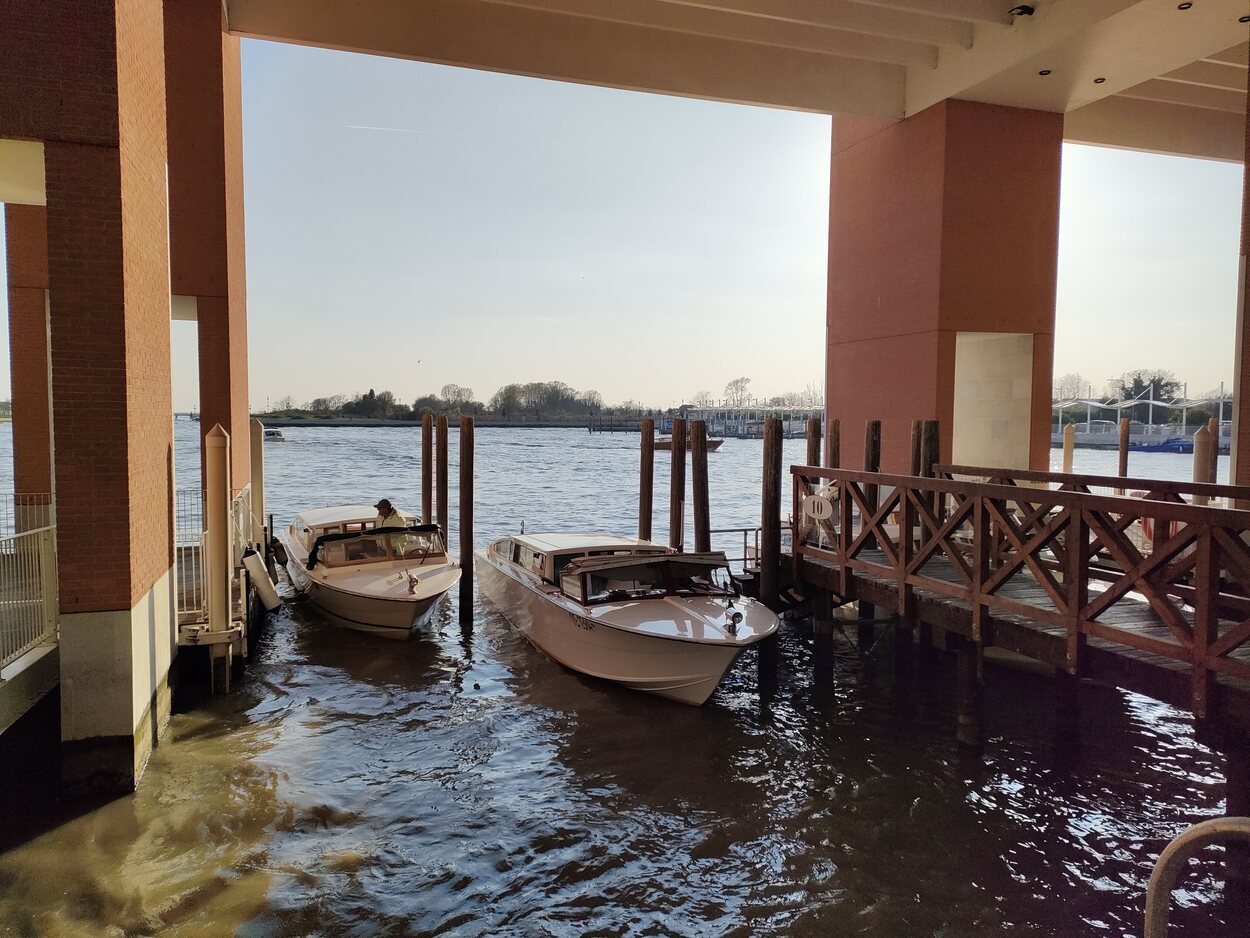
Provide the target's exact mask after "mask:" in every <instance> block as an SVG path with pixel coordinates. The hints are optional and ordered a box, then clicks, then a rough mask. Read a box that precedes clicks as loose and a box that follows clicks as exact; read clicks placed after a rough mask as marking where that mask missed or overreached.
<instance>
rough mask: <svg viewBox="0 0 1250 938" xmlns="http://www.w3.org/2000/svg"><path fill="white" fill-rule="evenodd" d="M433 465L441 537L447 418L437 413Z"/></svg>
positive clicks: (444, 528) (444, 525) (444, 514)
mask: <svg viewBox="0 0 1250 938" xmlns="http://www.w3.org/2000/svg"><path fill="white" fill-rule="evenodd" d="M434 428H435V434H434V453H435V455H434V465H435V476H436V477H437V479H438V483H437V485H438V488H437V489H436V491H437V492H438V498H437V499H436V500H435V504H436V506H437V512H438V526H439V527H440V528H442V531H443V537H446V536H447V488H448V486H447V418H446V417H444V416H442V415H441V414H440V415H439V418H438V420H437V421H436V422H435V424H434Z"/></svg>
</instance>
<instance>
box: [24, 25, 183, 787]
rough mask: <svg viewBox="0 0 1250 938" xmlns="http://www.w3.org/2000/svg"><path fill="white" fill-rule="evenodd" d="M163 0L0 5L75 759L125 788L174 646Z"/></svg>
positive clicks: (149, 729) (65, 757) (159, 702)
mask: <svg viewBox="0 0 1250 938" xmlns="http://www.w3.org/2000/svg"><path fill="white" fill-rule="evenodd" d="M162 13H163V11H162V6H161V2H160V0H111V2H109V0H101V2H95V3H81V2H79V0H43V2H41V3H25V2H22V0H0V23H3V24H4V28H3V29H0V61H4V62H5V63H7V70H6V74H5V80H4V81H2V82H0V136H12V137H22V138H26V139H34V140H42V141H43V144H44V168H45V178H46V196H47V237H48V247H47V257H48V281H49V311H50V333H51V343H50V349H51V359H52V411H53V443H54V456H55V461H54V466H53V473H54V476H55V485H56V497H57V522H58V525H57V552H58V569H59V595H60V607H61V610H60V611H61V615H60V660H61V738H62V760H61V763H62V771H63V774H64V776H65V778H66V781H67V784H68V785H69V786H70V787H71V788H72V789H87V788H94V789H105V790H125V789H128V788H133V786H134V785H135V783H136V782H137V780H138V778H139V776H140V775H141V774H142V772H143V768H144V766H145V765H146V762H147V758H148V755H149V753H150V752H151V748H152V746H153V744H154V742H155V740H156V739H157V738H158V737H159V735H160V732H161V730H162V728H163V727H164V725H165V723H166V721H167V720H168V716H169V683H168V674H169V668H170V660H171V658H172V655H173V652H174V649H175V647H176V646H175V639H174V621H173V599H172V595H171V592H170V579H171V578H170V570H171V567H172V565H173V536H172V535H173V530H172V529H173V521H172V503H173V492H172V481H173V427H172V406H171V400H170V366H169V329H170V326H169V319H170V308H169V293H170V290H169V250H168V243H169V240H168V205H167V199H166V185H167V183H166V169H165V165H166V152H165V63H164V54H163V50H164V37H163V17H162Z"/></svg>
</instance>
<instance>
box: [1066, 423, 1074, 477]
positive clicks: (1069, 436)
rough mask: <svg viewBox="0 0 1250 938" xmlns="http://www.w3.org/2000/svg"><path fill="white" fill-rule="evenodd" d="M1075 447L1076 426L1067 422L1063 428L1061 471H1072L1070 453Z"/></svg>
mask: <svg viewBox="0 0 1250 938" xmlns="http://www.w3.org/2000/svg"><path fill="white" fill-rule="evenodd" d="M1075 449H1076V427H1074V426H1073V425H1072V424H1068V425H1067V426H1066V427H1064V428H1063V471H1064V472H1067V473H1071V472H1072V454H1073V451H1074V450H1075Z"/></svg>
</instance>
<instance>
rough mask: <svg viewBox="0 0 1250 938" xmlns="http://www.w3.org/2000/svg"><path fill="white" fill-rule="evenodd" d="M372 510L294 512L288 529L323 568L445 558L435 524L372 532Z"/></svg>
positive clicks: (374, 516)
mask: <svg viewBox="0 0 1250 938" xmlns="http://www.w3.org/2000/svg"><path fill="white" fill-rule="evenodd" d="M376 520H377V513H376V511H375V509H373V508H371V507H370V506H368V505H349V506H344V507H338V508H319V509H315V510H313V511H307V512H304V513H303V514H301V515H297V516H296V518H295V521H294V522H293V523H292V525H291V528H292V532H293V533H294V535H295V537H296V539H297V540H298V541H299V543H300V546H301V547H303V548H304V550H305V551H307V552H308V555H309V563H310V564H313V565H316V564H321V565H323V566H326V567H342V566H353V565H357V564H365V563H386V562H390V561H405V562H413V561H415V562H417V563H425V562H426V561H428V560H435V559H439V560H442V559H445V558H446V554H447V545H446V542H445V541H444V540H443V532H442V530H441V529H440V528H439V527H438V525H436V524H421V525H409V526H408V527H407V528H406V529H405V530H404V531H403V532H402V533H400V532H388V533H386V534H374V533H372V532H373V530H374V522H375V521H376Z"/></svg>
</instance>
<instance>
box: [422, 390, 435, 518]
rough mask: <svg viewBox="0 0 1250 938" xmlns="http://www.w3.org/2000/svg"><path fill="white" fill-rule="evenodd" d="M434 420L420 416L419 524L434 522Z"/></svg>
mask: <svg viewBox="0 0 1250 938" xmlns="http://www.w3.org/2000/svg"><path fill="white" fill-rule="evenodd" d="M433 498H434V418H433V417H432V416H430V415H429V414H422V415H421V523H422V524H429V523H430V522H431V521H432V520H434V506H433V505H432V504H431V502H432V501H433Z"/></svg>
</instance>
